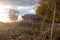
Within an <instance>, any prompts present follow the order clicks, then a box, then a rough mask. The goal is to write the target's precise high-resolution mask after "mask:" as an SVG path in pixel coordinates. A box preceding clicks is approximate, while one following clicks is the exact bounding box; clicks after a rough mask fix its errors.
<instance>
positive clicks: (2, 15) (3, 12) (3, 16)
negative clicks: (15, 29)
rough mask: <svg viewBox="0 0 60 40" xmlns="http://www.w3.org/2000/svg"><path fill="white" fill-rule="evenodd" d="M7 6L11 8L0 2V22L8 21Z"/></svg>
mask: <svg viewBox="0 0 60 40" xmlns="http://www.w3.org/2000/svg"><path fill="white" fill-rule="evenodd" d="M8 8H11V6H9V5H7V6H5V5H3V4H0V22H9V17H8Z"/></svg>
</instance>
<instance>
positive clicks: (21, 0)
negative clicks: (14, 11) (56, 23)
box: [0, 0, 39, 6]
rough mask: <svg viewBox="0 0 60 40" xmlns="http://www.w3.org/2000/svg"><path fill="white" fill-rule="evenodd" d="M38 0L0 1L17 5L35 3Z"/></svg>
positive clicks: (0, 0)
mask: <svg viewBox="0 0 60 40" xmlns="http://www.w3.org/2000/svg"><path fill="white" fill-rule="evenodd" d="M38 2H39V0H0V3H3V4H10V5H17V6H29V5H37V4H38Z"/></svg>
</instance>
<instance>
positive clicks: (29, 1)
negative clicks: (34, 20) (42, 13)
mask: <svg viewBox="0 0 60 40" xmlns="http://www.w3.org/2000/svg"><path fill="white" fill-rule="evenodd" d="M38 2H39V0H0V21H2V20H3V21H4V20H6V21H9V18H8V11H9V9H10V8H13V7H14V6H15V7H17V9H18V10H19V11H20V13H19V16H18V20H22V17H21V16H22V15H25V14H36V12H35V8H36V7H37V6H38ZM2 18H4V19H2Z"/></svg>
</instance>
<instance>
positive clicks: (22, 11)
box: [18, 6, 36, 15]
mask: <svg viewBox="0 0 60 40" xmlns="http://www.w3.org/2000/svg"><path fill="white" fill-rule="evenodd" d="M34 7H36V6H26V7H25V6H20V7H19V8H18V10H19V11H20V15H25V14H36V13H35V9H33V8H34Z"/></svg>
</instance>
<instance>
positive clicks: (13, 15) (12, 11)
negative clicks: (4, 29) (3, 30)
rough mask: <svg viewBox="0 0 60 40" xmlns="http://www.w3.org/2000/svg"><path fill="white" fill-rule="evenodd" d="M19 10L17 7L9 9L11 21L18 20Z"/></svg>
mask: <svg viewBox="0 0 60 40" xmlns="http://www.w3.org/2000/svg"><path fill="white" fill-rule="evenodd" d="M18 15H19V11H18V10H16V9H10V10H9V18H10V21H16V20H17V19H18Z"/></svg>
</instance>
